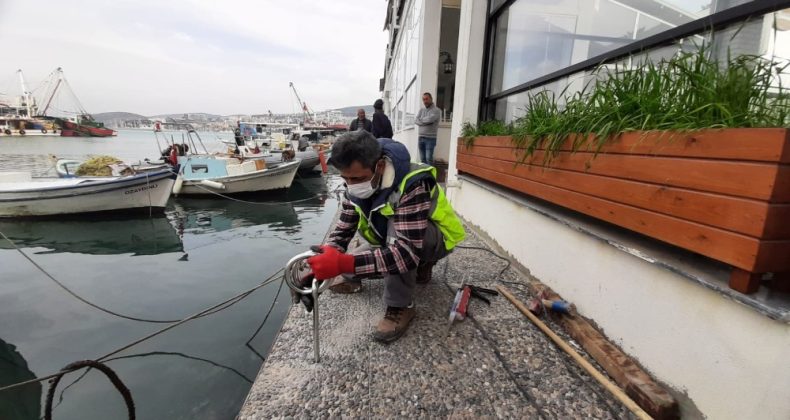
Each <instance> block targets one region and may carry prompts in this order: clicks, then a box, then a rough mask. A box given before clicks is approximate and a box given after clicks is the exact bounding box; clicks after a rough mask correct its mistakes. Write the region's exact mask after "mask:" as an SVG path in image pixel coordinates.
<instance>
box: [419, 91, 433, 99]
mask: <svg viewBox="0 0 790 420" xmlns="http://www.w3.org/2000/svg"><path fill="white" fill-rule="evenodd" d="M422 96H427V97H429V98H431V100H433V95H431V92H425V93H423V94H422Z"/></svg>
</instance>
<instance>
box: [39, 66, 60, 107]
mask: <svg viewBox="0 0 790 420" xmlns="http://www.w3.org/2000/svg"><path fill="white" fill-rule="evenodd" d="M62 71H63V70H61V68H60V67H58V68H57V69H56V70H55V75H54V77H57V78H58V82H57V83H55V88H54V89H52V94H51V95H49V99H47V105H46V106H45V107H44V111H43V112H41V115H46V113H47V110H48V109H49V105H50V104H51V103H52V100H53V99H55V94H56V93H58V88H59V87H60V82H62V81H63V77H62Z"/></svg>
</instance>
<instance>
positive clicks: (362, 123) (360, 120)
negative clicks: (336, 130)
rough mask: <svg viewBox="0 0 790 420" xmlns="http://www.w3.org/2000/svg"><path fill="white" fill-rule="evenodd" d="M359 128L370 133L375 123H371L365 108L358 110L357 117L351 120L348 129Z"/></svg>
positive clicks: (354, 129) (355, 129)
mask: <svg viewBox="0 0 790 420" xmlns="http://www.w3.org/2000/svg"><path fill="white" fill-rule="evenodd" d="M357 130H365V131H367V132H368V133H370V132H371V130H373V123H371V122H370V120H369V119H367V118H365V110H364V109H362V108H359V109H358V110H357V119H355V120H354V121H351V124H349V126H348V131H357Z"/></svg>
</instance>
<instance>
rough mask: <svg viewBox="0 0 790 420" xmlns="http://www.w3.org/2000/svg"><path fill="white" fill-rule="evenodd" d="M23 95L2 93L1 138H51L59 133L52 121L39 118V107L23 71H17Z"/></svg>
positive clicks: (0, 104)
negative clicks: (13, 95) (29, 89)
mask: <svg viewBox="0 0 790 420" xmlns="http://www.w3.org/2000/svg"><path fill="white" fill-rule="evenodd" d="M17 75H18V76H19V82H20V86H21V88H22V91H21V92H22V94H21V95H19V96H16V97H12V96H8V95H4V94H2V93H0V137H30V136H51V135H53V134H55V133H57V132H58V127H57V126H56V125H55V123H54V121H52V119H47V118H45V117H40V116H38V106H37V104H36V100H35V98H33V97H32V95H31V92H30V91H28V89H27V85H26V84H25V78H24V76H23V75H22V70H17Z"/></svg>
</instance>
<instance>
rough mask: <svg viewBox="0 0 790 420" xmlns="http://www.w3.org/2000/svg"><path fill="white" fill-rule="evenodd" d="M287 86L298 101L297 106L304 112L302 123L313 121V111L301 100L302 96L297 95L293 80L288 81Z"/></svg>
mask: <svg viewBox="0 0 790 420" xmlns="http://www.w3.org/2000/svg"><path fill="white" fill-rule="evenodd" d="M288 86H289V87H290V88H291V90H292V91H293V93H294V96H296V102H298V103H299V107H300V108H302V112H303V113H304V123H305V124H307V123H308V120H309V122H314V121H315V112H314V111H313V110H312V109H311V108H310V107H308V106H307V102H303V101H302V98H301V97H299V92H297V91H296V86H294V82H288Z"/></svg>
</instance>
